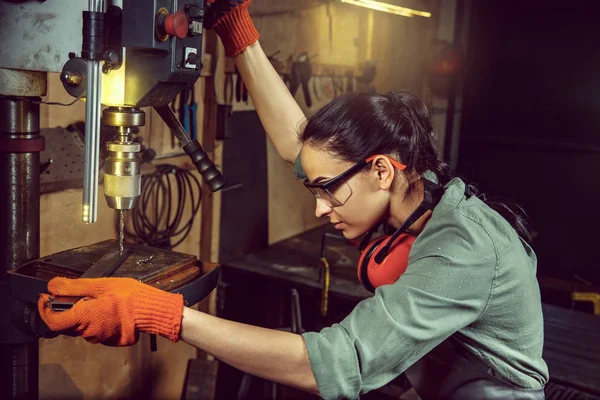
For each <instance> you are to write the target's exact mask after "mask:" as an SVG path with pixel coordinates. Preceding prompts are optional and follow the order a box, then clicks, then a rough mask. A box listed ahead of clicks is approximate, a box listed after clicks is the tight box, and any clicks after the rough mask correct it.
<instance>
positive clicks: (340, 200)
mask: <svg viewBox="0 0 600 400" xmlns="http://www.w3.org/2000/svg"><path fill="white" fill-rule="evenodd" d="M378 156H379V154H376V155H374V156H370V157H368V158H366V159H364V160H362V161H360V162H358V163H356V164H355V165H353V166H352V167H350V168H348V169H347V170H346V171H344V172H342V173H341V174H339V175H338V176H336V177H334V178H331V179H327V180H326V181H321V182H318V183H311V182H310V181H309V180H308V179H306V180H305V181H304V186H306V188H307V189H308V190H310V192H311V193H312V194H313V195H314V196H315V197H316V198H317V200H319V201H321V202H322V203H323V204H325V205H326V206H328V207H339V206H341V205H344V204H345V203H346V202H347V201H348V199H349V198H350V196H351V195H352V188H350V185H348V183H347V182H346V181H347V180H348V179H350V178H351V177H353V176H354V175H356V174H357V173H358V172H359V171H361V170H362V169H363V168H364V167H366V166H367V165H369V164H371V162H373V160H374V159H375V157H378ZM383 157H386V158H387V159H388V160H390V162H391V163H392V165H393V166H394V167H395V168H396V169H398V170H400V171H402V170H404V169H405V168H406V165H404V164H401V163H399V162H398V161H396V160H394V159H393V158H390V157H388V156H386V155H383Z"/></svg>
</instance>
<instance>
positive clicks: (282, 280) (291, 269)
mask: <svg viewBox="0 0 600 400" xmlns="http://www.w3.org/2000/svg"><path fill="white" fill-rule="evenodd" d="M324 234H328V237H327V239H326V242H325V244H326V245H325V251H324V256H325V258H326V259H327V260H328V262H329V264H330V272H331V280H330V287H329V305H328V310H327V315H326V316H323V315H321V295H322V277H323V275H322V273H323V263H322V262H321V261H320V258H321V243H322V238H323V235H324ZM332 235H338V236H339V233H338V232H336V231H335V230H334V229H333V227H331V226H330V225H327V226H322V227H319V228H316V229H314V230H311V231H308V232H306V233H303V234H300V235H298V236H295V237H292V238H289V239H286V240H283V241H281V242H279V243H276V244H273V245H272V246H270V247H268V248H266V249H263V250H261V251H257V252H255V253H252V254H248V255H246V256H244V257H242V258H239V259H236V260H232V261H228V262H225V263H223V264H222V274H221V282H220V284H219V290H218V296H217V313H218V315H219V316H221V317H223V318H227V319H229V320H234V321H238V322H242V323H248V324H253V325H258V326H263V327H267V328H274V329H287V328H289V327H290V326H291V296H290V292H291V291H292V290H293V289H295V290H296V291H297V292H298V294H299V298H300V308H301V314H302V327H303V328H304V330H306V331H318V330H320V329H322V328H323V327H326V326H330V325H331V324H333V323H335V322H339V321H341V320H342V319H343V318H344V317H345V316H346V315H348V313H349V312H350V311H351V310H352V309H353V308H354V307H355V306H356V304H357V303H358V302H360V301H361V300H363V299H365V298H367V297H369V296H371V293H370V292H368V291H367V290H366V289H364V288H363V287H362V285H360V283H359V282H358V279H357V276H356V264H357V261H358V257H359V254H358V250H357V248H356V247H355V246H354V245H352V244H351V243H349V242H348V241H347V240H345V239H343V238H332V237H331V236H332ZM543 311H544V318H545V321H544V325H545V337H546V340H545V348H544V358H545V359H546V361H547V363H548V366H549V369H550V375H551V381H554V384H553V385H549V386H548V389H552V390H551V392H550V393H548V391H547V399H552V398H554V399H561V398H566V397H564V396H567V397H568V396H569V395H570V394H573V393H578V394H579V395H580V398H586V399H600V384H599V381H600V380H598V379H595V378H594V377H598V376H600V341H598V332H600V317H596V316H593V315H589V314H584V313H581V312H578V311H572V310H569V309H567V308H563V307H556V306H553V305H548V304H544V305H543ZM569 333H570V334H569ZM585 349H587V351H586V350H585ZM242 376H243V374H242V373H241V372H240V371H238V370H236V369H234V368H232V367H229V366H228V365H226V364H224V363H221V364H220V365H219V373H218V378H217V387H216V398H217V399H235V398H237V390H238V388H239V384H240V382H241V379H242ZM553 377H554V378H553ZM265 388H266V389H265ZM408 388H410V385H409V384H408V382H407V381H406V380H405V378H404V376H401V377H399V378H398V379H397V380H395V381H394V382H392V383H391V384H390V385H388V386H386V387H384V388H382V389H381V390H379V391H376V392H374V393H369V394H367V396H362V397H361V398H363V399H365V398H366V399H388V398H396V399H397V398H398V397H399V395H400V394H401V393H402V392H403V391H405V390H407V389H408ZM574 389H577V390H576V391H575V392H574V391H573V390H574ZM265 390H266V392H268V393H269V396H270V392H269V390H271V387H270V386H269V383H267V382H265V381H262V380H260V379H258V378H255V379H254V383H253V387H252V391H251V392H250V395H248V396H246V398H252V399H253V398H269V397H268V396H267V395H265ZM279 390H280V393H283V395H281V394H280V396H279V397H278V398H314V397H313V396H311V395H306V397H303V395H302V394H301V393H299V392H296V391H292V392H290V390H291V389H287V388H282V387H280V388H279Z"/></svg>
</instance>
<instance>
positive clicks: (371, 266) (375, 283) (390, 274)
mask: <svg viewBox="0 0 600 400" xmlns="http://www.w3.org/2000/svg"><path fill="white" fill-rule="evenodd" d="M415 239H416V238H415V237H414V236H411V235H409V234H406V233H403V234H401V235H400V236H398V238H396V239H395V240H394V238H393V236H380V237H378V238H376V239H375V240H373V241H372V242H370V243H369V244H368V245H367V246H366V248H365V249H364V250H363V251H362V253H361V255H360V259H359V261H358V280H359V281H360V283H362V285H363V286H364V287H365V288H366V289H367V290H369V291H370V292H374V291H375V289H376V288H378V287H379V286H382V285H389V284H392V283H394V282H396V281H397V280H398V278H400V275H402V274H403V273H404V271H406V268H407V267H408V254H409V253H410V248H411V247H412V244H413V242H414V241H415ZM390 240H394V242H393V243H392V245H391V247H390V250H389V251H388V252H387V255H386V256H385V257H384V258H383V260H381V262H377V261H376V257H375V254H376V253H377V251H378V249H381V248H383V247H385V246H386V245H387V244H388V242H389V241H390Z"/></svg>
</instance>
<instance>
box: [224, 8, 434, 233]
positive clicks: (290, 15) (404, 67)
mask: <svg viewBox="0 0 600 400" xmlns="http://www.w3.org/2000/svg"><path fill="white" fill-rule="evenodd" d="M436 4H437V0H428V1H413V2H412V3H411V5H412V6H414V7H415V8H419V7H421V9H431V8H432V7H433V6H435V5H436ZM292 10H294V11H292ZM250 12H251V14H252V16H253V20H254V23H255V25H256V28H257V29H258V31H259V32H260V34H261V38H260V42H261V46H262V47H263V49H264V50H265V53H266V54H267V55H271V54H274V53H275V52H277V51H279V52H280V53H279V54H278V55H277V58H278V59H280V60H287V59H288V58H289V57H291V58H292V59H295V58H296V57H297V56H298V55H299V54H300V53H302V52H307V53H308V54H309V55H310V56H311V57H312V56H314V58H311V62H313V63H320V64H332V65H346V66H348V67H356V66H357V65H359V64H360V63H362V62H364V61H366V60H373V61H375V62H376V66H377V75H376V78H375V80H374V82H373V85H374V86H375V87H376V89H377V91H378V92H379V93H386V92H387V91H390V90H411V91H413V92H416V93H420V94H421V93H422V94H424V93H423V90H422V89H423V76H422V73H421V67H422V64H423V61H424V58H425V57H426V55H427V48H428V46H429V43H430V41H431V39H432V37H433V36H434V34H435V30H436V24H437V19H436V18H435V15H434V17H433V18H420V17H415V18H406V17H400V16H396V15H391V14H386V13H381V12H375V11H370V10H367V9H364V8H360V7H356V6H352V5H348V4H343V3H341V2H329V3H326V2H322V1H309V0H306V1H305V0H278V1H275V0H254V1H253V2H252V5H251V8H250ZM316 84H317V85H318V86H317V87H318V88H319V87H320V90H319V91H320V92H321V95H322V98H321V100H320V101H317V100H316V99H315V97H314V95H313V96H312V100H313V106H312V107H310V108H309V107H307V106H306V104H305V101H304V95H303V93H302V89H299V90H298V92H297V93H296V97H295V98H296V100H297V102H298V104H299V105H300V107H301V108H302V109H303V111H304V113H305V114H306V115H307V116H308V117H310V116H312V115H313V114H314V113H315V112H316V111H317V110H319V109H320V108H321V107H322V106H324V105H325V104H327V103H328V102H330V101H331V100H332V99H333V98H334V97H333V92H332V91H331V90H328V89H329V88H330V83H329V82H328V81H327V80H326V79H317V81H316ZM309 86H310V89H311V90H312V82H311V83H310V85H309ZM220 87H222V86H219V88H220ZM218 93H222V89H218ZM217 97H219V96H217ZM244 109H252V104H251V103H250V105H245V104H234V110H244ZM298 129H299V130H300V129H301V127H298ZM224 145H226V142H225V144H224ZM267 156H268V171H269V172H268V173H269V243H274V242H277V241H280V240H283V239H285V238H288V237H291V236H293V235H296V234H299V233H302V232H304V231H306V230H309V229H311V228H314V227H316V226H318V225H320V224H323V223H327V221H325V220H319V219H317V218H316V217H315V216H314V207H315V201H314V198H313V197H312V196H311V195H310V194H309V193H308V191H306V189H305V188H304V187H303V185H302V184H301V182H298V181H296V180H295V179H294V178H293V175H292V172H291V167H290V165H289V164H287V163H286V162H284V161H283V160H281V159H280V157H279V156H278V154H277V152H276V151H275V148H274V147H273V145H272V144H271V143H270V142H269V143H268V144H267Z"/></svg>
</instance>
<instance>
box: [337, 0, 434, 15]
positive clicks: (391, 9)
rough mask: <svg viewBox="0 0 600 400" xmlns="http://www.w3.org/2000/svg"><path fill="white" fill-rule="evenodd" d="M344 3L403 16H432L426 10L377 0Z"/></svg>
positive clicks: (343, 0)
mask: <svg viewBox="0 0 600 400" xmlns="http://www.w3.org/2000/svg"><path fill="white" fill-rule="evenodd" d="M342 3H348V4H353V5H355V6H360V7H365V8H369V9H371V10H376V11H383V12H386V13H389V14H395V15H401V16H403V17H409V18H411V17H414V16H419V17H425V18H430V17H431V13H428V12H425V11H418V10H413V9H411V8H406V7H400V6H395V5H393V4H388V3H382V2H380V1H375V0H342Z"/></svg>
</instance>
